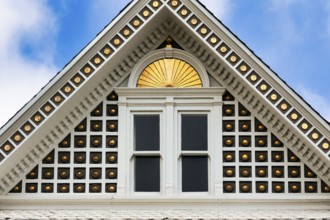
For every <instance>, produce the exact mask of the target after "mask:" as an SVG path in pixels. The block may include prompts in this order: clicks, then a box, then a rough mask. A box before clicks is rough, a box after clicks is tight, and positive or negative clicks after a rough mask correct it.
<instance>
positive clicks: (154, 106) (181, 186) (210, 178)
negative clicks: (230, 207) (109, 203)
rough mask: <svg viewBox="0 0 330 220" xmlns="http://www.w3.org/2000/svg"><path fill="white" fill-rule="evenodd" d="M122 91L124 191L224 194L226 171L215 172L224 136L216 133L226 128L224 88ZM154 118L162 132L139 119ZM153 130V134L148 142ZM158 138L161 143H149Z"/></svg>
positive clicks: (120, 185) (121, 183) (121, 191)
mask: <svg viewBox="0 0 330 220" xmlns="http://www.w3.org/2000/svg"><path fill="white" fill-rule="evenodd" d="M116 92H117V93H118V94H119V97H120V99H121V100H119V111H120V112H121V114H120V115H119V117H120V120H119V121H120V122H121V124H120V125H119V141H118V142H119V145H120V146H119V151H122V152H119V155H121V157H120V158H119V166H120V167H123V169H124V170H122V171H121V173H124V174H125V175H122V176H119V177H118V181H119V183H118V194H119V195H126V196H127V195H130V196H133V197H135V196H136V197H140V196H143V197H144V196H146V197H150V196H157V195H158V196H174V197H191V196H193V195H196V194H198V195H205V196H212V195H215V194H216V192H217V191H218V192H220V190H221V184H220V182H221V181H220V178H221V175H222V174H220V173H217V172H215V165H216V164H217V165H218V166H221V160H220V159H221V147H220V146H221V135H215V134H216V133H218V134H219V132H221V114H222V113H221V111H222V109H221V102H222V100H221V97H222V93H223V89H219V88H213V89H210V88H208V89H198V91H196V90H193V89H175V88H170V89H127V88H125V89H124V88H118V89H117V91H116ZM216 116H217V117H216ZM148 118H149V119H150V118H154V119H155V118H158V119H159V129H158V130H157V129H155V125H153V127H154V129H152V128H151V127H152V126H151V127H150V128H147V127H146V126H147V124H148V123H145V124H143V123H142V124H141V123H140V122H139V120H140V121H143V120H147V119H148ZM139 123H140V125H139ZM154 124H157V123H155V122H154ZM136 129H139V131H138V130H136ZM141 129H142V131H141ZM158 132H159V137H158ZM147 133H149V134H151V133H152V134H153V137H152V138H151V139H150V140H148V141H146V143H143V140H142V139H143V138H146V137H148V135H147ZM141 140H142V141H141ZM152 140H153V141H152ZM158 141H159V146H156V145H157V144H154V145H153V147H151V146H147V145H148V144H150V143H149V142H158ZM141 143H142V145H141ZM123 155H124V156H123ZM213 155H217V156H213ZM121 164H123V165H121ZM156 164H157V165H156ZM148 165H149V166H153V167H152V168H150V167H149V166H148ZM143 169H144V170H146V171H148V169H150V170H151V171H150V172H151V173H152V172H153V173H155V175H154V176H151V177H150V176H148V175H151V174H150V172H148V173H149V174H147V175H145V177H146V178H145V180H146V179H148V178H149V182H147V183H144V184H143V179H144V177H143ZM158 170H159V172H158ZM150 178H154V179H153V180H150ZM158 180H159V181H158ZM155 185H157V186H156V187H155ZM158 189H159V190H158Z"/></svg>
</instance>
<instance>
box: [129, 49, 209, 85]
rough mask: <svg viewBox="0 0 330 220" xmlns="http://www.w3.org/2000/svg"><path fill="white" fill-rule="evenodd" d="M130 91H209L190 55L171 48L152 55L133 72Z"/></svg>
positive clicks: (202, 72)
mask: <svg viewBox="0 0 330 220" xmlns="http://www.w3.org/2000/svg"><path fill="white" fill-rule="evenodd" d="M128 87H131V88H136V87H137V88H171V87H173V88H201V87H204V88H205V87H209V78H208V75H207V72H206V70H205V68H204V66H203V65H202V64H201V63H200V62H199V60H198V59H197V58H196V57H194V56H193V55H191V54H189V53H187V52H185V51H183V50H178V49H174V48H165V49H160V50H156V51H153V52H151V53H149V54H148V55H146V56H145V57H144V58H142V59H141V60H140V61H139V63H137V64H136V66H135V67H134V68H133V70H132V73H131V76H130V78H129V82H128Z"/></svg>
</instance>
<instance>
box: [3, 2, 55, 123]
mask: <svg viewBox="0 0 330 220" xmlns="http://www.w3.org/2000/svg"><path fill="white" fill-rule="evenodd" d="M0 33H1V34H0V67H1V71H0V100H1V108H0V127H1V126H2V125H3V124H4V123H5V122H7V121H8V119H9V118H10V117H12V116H13V115H14V113H15V112H17V111H18V110H19V109H20V108H21V107H23V105H24V104H26V103H27V102H28V101H29V100H30V99H31V98H32V97H33V96H34V95H35V94H36V93H37V92H38V91H39V90H40V89H41V88H42V87H43V86H44V85H45V84H46V83H47V82H48V81H49V79H50V78H51V77H52V76H53V75H54V74H55V73H56V69H57V68H56V67H55V65H54V64H53V54H54V49H55V48H54V47H55V44H54V37H55V35H56V19H55V16H54V14H53V12H52V11H51V10H50V9H49V7H48V6H47V4H46V1H44V0H33V1H31V0H1V1H0Z"/></svg>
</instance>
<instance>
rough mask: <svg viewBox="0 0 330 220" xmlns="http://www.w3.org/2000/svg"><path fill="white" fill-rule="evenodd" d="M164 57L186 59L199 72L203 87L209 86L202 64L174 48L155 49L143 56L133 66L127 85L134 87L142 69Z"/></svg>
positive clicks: (188, 54) (190, 55)
mask: <svg viewBox="0 0 330 220" xmlns="http://www.w3.org/2000/svg"><path fill="white" fill-rule="evenodd" d="M164 58H177V59H181V60H183V61H186V62H187V63H189V64H190V65H191V66H192V67H194V68H195V70H196V71H197V73H198V74H199V76H200V78H201V80H202V84H203V87H205V88H207V87H210V80H209V77H208V74H207V72H206V70H205V68H204V66H203V64H202V63H201V62H200V61H199V60H198V59H197V58H196V57H194V56H193V55H192V54H190V53H187V52H185V51H183V50H178V49H175V48H164V49H159V50H156V51H152V52H150V53H149V54H147V55H146V56H145V57H143V58H142V59H141V60H140V61H139V62H138V63H137V64H136V66H135V67H134V68H133V70H132V74H131V76H130V78H129V81H128V87H129V88H135V87H136V84H137V81H138V79H139V76H140V75H141V73H142V71H143V70H144V69H145V68H146V67H147V66H148V65H149V64H151V63H152V62H154V61H156V60H160V59H164Z"/></svg>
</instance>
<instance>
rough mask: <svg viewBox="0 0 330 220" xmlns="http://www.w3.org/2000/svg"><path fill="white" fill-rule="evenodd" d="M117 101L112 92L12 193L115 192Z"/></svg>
mask: <svg viewBox="0 0 330 220" xmlns="http://www.w3.org/2000/svg"><path fill="white" fill-rule="evenodd" d="M117 101H118V97H117V95H116V94H115V93H111V94H110V95H109V96H108V97H107V100H105V101H104V102H102V103H101V104H100V105H98V107H97V108H95V109H94V110H93V111H92V112H91V114H90V115H89V116H88V117H87V118H86V119H84V120H83V121H82V122H81V123H80V124H79V125H78V126H77V127H76V128H75V129H74V131H73V132H71V133H70V134H69V135H68V136H67V137H66V138H65V139H64V140H63V141H62V142H61V143H60V144H59V145H58V146H57V147H56V148H55V149H54V150H53V151H52V152H51V153H50V154H49V155H48V156H46V157H45V158H44V159H43V160H42V162H40V163H39V165H37V166H36V167H35V168H34V169H33V170H32V171H31V172H30V173H29V174H28V175H27V176H26V178H25V179H23V180H22V181H21V182H20V183H19V184H18V185H17V186H15V187H14V188H13V189H12V190H11V192H10V193H116V190H117V189H116V187H117V171H118V167H117V156H118V148H117V146H118V143H117V141H118V106H117V103H118V102H117Z"/></svg>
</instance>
